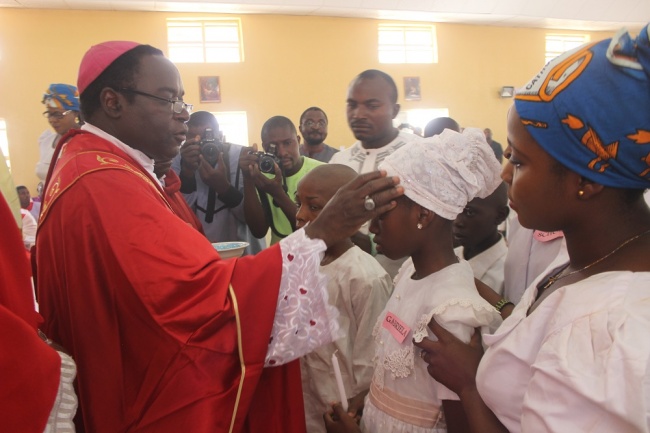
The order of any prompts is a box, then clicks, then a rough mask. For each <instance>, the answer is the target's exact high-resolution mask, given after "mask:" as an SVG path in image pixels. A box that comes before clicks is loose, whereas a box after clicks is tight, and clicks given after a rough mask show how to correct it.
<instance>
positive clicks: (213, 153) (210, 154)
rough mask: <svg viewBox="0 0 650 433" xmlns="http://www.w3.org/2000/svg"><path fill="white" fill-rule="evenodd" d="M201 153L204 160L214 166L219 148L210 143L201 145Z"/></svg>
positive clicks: (217, 158)
mask: <svg viewBox="0 0 650 433" xmlns="http://www.w3.org/2000/svg"><path fill="white" fill-rule="evenodd" d="M201 153H202V154H203V158H205V160H206V161H207V162H208V163H210V164H212V165H214V164H216V163H217V161H218V160H219V147H218V146H217V145H215V144H212V143H207V144H203V143H202V146H201Z"/></svg>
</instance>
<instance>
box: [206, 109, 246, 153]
mask: <svg viewBox="0 0 650 433" xmlns="http://www.w3.org/2000/svg"><path fill="white" fill-rule="evenodd" d="M212 114H214V117H216V118H217V122H219V132H220V133H221V134H222V138H223V139H224V140H225V141H227V142H229V143H234V144H241V145H242V146H248V145H249V141H248V118H247V116H246V112H245V111H213V112H212Z"/></svg>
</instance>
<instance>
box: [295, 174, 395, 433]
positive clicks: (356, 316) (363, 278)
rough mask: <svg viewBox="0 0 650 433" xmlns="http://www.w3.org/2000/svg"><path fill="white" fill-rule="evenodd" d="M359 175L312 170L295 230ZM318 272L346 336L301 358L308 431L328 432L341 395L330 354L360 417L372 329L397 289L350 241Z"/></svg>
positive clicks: (302, 187) (330, 253)
mask: <svg viewBox="0 0 650 433" xmlns="http://www.w3.org/2000/svg"><path fill="white" fill-rule="evenodd" d="M356 175H357V174H356V172H355V171H354V170H353V169H352V168H350V167H347V166H345V165H341V164H327V165H321V166H318V167H316V168H314V169H313V170H312V171H310V172H309V173H307V175H305V177H303V178H302V180H301V181H300V183H299V184H298V190H297V192H296V204H297V206H298V212H297V214H296V225H297V227H298V228H300V227H304V226H305V225H306V224H307V223H309V222H311V221H313V220H314V219H315V218H316V216H317V215H318V214H319V213H320V211H321V210H322V209H323V208H324V207H325V205H326V204H327V202H328V201H330V199H331V198H332V197H333V196H334V195H335V194H336V192H337V191H338V189H339V188H340V187H342V186H343V185H345V184H346V183H348V182H349V181H351V180H352V179H354V178H355V177H356ZM320 270H321V272H322V273H323V274H325V275H326V276H327V277H328V279H329V282H328V285H327V290H328V294H329V302H330V305H334V306H335V307H336V308H337V309H338V310H339V313H340V317H339V325H340V326H341V328H342V329H347V330H348V333H347V335H346V336H345V337H343V338H340V339H338V340H336V341H335V342H333V343H330V344H328V345H325V346H323V347H320V348H318V349H316V350H315V351H313V352H312V353H310V354H308V355H306V356H304V357H303V358H302V359H301V371H302V382H303V396H304V399H305V416H306V421H307V431H308V432H310V433H318V432H323V433H324V432H325V424H324V423H323V413H325V412H326V411H327V410H328V409H329V403H331V402H332V401H338V400H339V395H338V392H337V388H336V380H335V378H334V372H333V369H332V363H331V358H332V354H333V353H336V356H337V358H338V360H339V364H340V366H341V374H342V376H343V383H344V385H345V393H346V395H347V396H348V397H351V398H350V406H349V412H351V413H355V414H356V413H357V411H358V410H359V409H360V408H362V406H363V398H364V397H365V395H366V393H367V390H368V389H369V387H370V380H371V378H372V371H373V367H372V357H373V355H374V342H373V341H372V329H373V327H374V325H375V322H376V320H377V317H378V316H379V314H380V313H381V311H382V310H383V308H384V306H385V305H386V302H387V301H388V298H389V297H390V294H391V292H392V290H393V284H392V281H391V278H390V276H389V275H388V274H387V273H386V271H385V270H384V269H383V268H382V267H381V266H380V265H379V263H377V261H376V260H375V259H373V257H372V256H371V255H369V254H367V253H365V252H364V251H362V250H361V249H360V248H359V247H357V246H356V245H354V244H353V243H352V241H351V240H350V239H349V238H346V239H344V240H342V241H340V242H337V243H335V244H333V245H331V246H330V247H329V248H327V250H326V251H325V256H324V257H323V260H322V261H321V266H320Z"/></svg>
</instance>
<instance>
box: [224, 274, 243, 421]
mask: <svg viewBox="0 0 650 433" xmlns="http://www.w3.org/2000/svg"><path fill="white" fill-rule="evenodd" d="M228 292H229V293H230V298H231V299H232V308H233V310H234V311H235V322H236V323H237V346H238V347H237V348H238V350H239V365H240V366H241V379H240V380H239V388H238V389H237V398H236V399H235V408H234V409H233V412H232V421H230V430H228V431H229V432H230V433H232V431H233V428H235V419H236V418H237V409H238V408H239V400H240V398H241V393H242V389H243V388H244V378H245V376H246V364H245V363H244V349H243V347H242V337H241V322H240V319H239V307H238V305H237V297H236V296H235V291H234V290H233V288H232V284H230V285H229V286H228Z"/></svg>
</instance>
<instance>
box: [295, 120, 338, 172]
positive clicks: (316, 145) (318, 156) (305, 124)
mask: <svg viewBox="0 0 650 433" xmlns="http://www.w3.org/2000/svg"><path fill="white" fill-rule="evenodd" d="M327 124H328V120H327V114H325V112H324V111H323V110H322V109H320V108H318V107H309V108H308V109H306V110H305V111H303V113H302V114H301V115H300V125H299V126H298V129H300V135H302V138H303V140H304V141H305V142H304V144H302V145H301V146H300V154H301V155H304V156H308V157H309V158H312V159H315V160H317V161H321V162H329V160H330V159H332V156H334V154H335V153H336V152H338V149H335V148H333V147H331V146H328V145H327V144H325V139H326V138H327Z"/></svg>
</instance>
